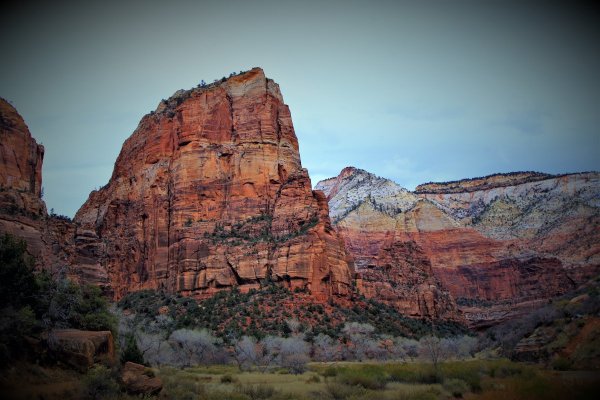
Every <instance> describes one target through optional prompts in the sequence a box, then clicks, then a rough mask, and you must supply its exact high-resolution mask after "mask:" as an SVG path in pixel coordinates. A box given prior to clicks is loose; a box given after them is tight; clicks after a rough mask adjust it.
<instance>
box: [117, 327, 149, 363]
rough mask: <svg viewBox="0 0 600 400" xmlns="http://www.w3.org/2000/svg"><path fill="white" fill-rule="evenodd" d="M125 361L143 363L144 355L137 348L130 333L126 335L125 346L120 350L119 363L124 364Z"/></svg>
mask: <svg viewBox="0 0 600 400" xmlns="http://www.w3.org/2000/svg"><path fill="white" fill-rule="evenodd" d="M127 361H131V362H134V363H137V364H144V355H143V354H142V352H141V351H140V349H139V348H138V345H137V343H136V340H135V337H134V336H133V335H131V334H129V335H127V338H126V340H125V346H124V347H123V349H122V350H121V363H122V364H125V363H126V362H127Z"/></svg>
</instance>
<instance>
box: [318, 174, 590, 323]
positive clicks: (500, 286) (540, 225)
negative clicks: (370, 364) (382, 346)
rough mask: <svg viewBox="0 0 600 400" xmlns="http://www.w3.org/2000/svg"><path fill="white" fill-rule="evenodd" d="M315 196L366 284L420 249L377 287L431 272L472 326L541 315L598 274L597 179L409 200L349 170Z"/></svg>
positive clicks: (536, 178) (427, 190) (534, 181)
mask: <svg viewBox="0 0 600 400" xmlns="http://www.w3.org/2000/svg"><path fill="white" fill-rule="evenodd" d="M382 188H383V189H382ZM390 188H394V189H393V190H392V189H390ZM317 189H322V190H323V191H324V192H325V193H326V194H327V196H328V199H329V203H330V207H331V215H332V219H333V220H334V221H336V227H337V229H338V231H339V232H340V233H341V234H342V236H343V237H344V240H345V242H346V245H347V248H348V250H349V252H350V253H351V254H352V255H353V257H354V258H355V260H356V266H357V271H358V272H359V274H360V275H361V276H363V277H368V276H371V275H373V271H374V270H377V269H380V268H382V266H383V265H387V264H389V260H390V257H389V256H388V254H389V251H390V250H389V249H392V248H402V249H406V248H411V249H418V252H419V255H420V258H419V259H415V257H414V251H413V253H409V252H406V251H403V252H399V253H397V254H398V256H397V257H396V258H395V259H394V258H392V260H394V261H393V262H392V263H391V264H392V265H396V266H398V272H397V273H395V274H394V275H392V277H391V278H385V279H384V277H381V276H380V275H379V276H378V278H377V279H376V280H377V281H378V283H377V285H378V286H382V285H383V286H394V285H397V283H394V281H395V280H397V279H398V276H402V274H404V273H405V272H404V271H407V270H408V271H410V270H411V267H412V269H413V270H414V269H418V268H420V267H419V266H421V265H429V275H430V276H431V277H432V278H431V279H435V281H436V282H438V289H439V290H442V291H443V290H448V291H449V292H450V293H451V294H452V297H453V298H454V299H455V300H456V302H457V303H458V305H459V308H460V310H461V311H462V312H463V313H464V315H465V317H466V318H467V320H468V321H469V322H470V323H471V324H472V326H475V327H484V326H488V325H490V324H494V323H497V322H500V321H502V320H505V319H508V318H512V317H514V316H516V315H519V314H521V313H523V312H524V311H525V310H527V309H531V308H533V307H536V306H539V305H540V304H543V303H544V302H545V301H547V300H548V299H549V298H551V297H553V296H557V295H560V294H562V293H564V292H566V291H568V290H571V289H573V288H574V287H576V286H577V285H578V284H579V283H581V282H584V281H585V280H586V279H588V278H589V277H590V276H593V275H594V274H596V273H598V271H599V265H600V259H599V257H600V233H599V232H600V229H598V227H599V226H600V200H599V199H600V174H598V173H580V174H570V175H561V176H551V175H547V174H539V173H529V172H526V173H513V174H499V175H492V176H489V177H484V178H475V179H469V180H464V181H456V182H450V183H435V184H426V185H421V186H419V187H417V189H416V190H415V192H412V193H411V192H408V191H406V190H405V189H403V188H401V187H399V186H398V185H396V184H395V183H394V182H391V181H389V180H386V179H382V178H378V177H375V176H374V175H372V174H369V173H367V172H366V171H362V170H358V169H355V168H347V169H344V170H343V171H342V173H341V174H340V175H339V176H338V177H336V178H332V179H328V180H326V181H323V182H320V183H319V184H318V185H317ZM421 269H422V268H421ZM364 279H365V278H363V280H364ZM401 279H402V280H403V281H406V278H404V277H402V278H401ZM371 285H372V284H371ZM364 291H365V292H366V293H371V292H373V295H374V296H376V295H377V293H378V292H382V291H381V290H375V291H373V290H371V289H370V288H369V287H368V286H367V287H366V288H365V289H364ZM398 294H401V293H398ZM400 298H402V299H406V298H407V295H406V294H401V297H400ZM408 298H410V296H408ZM404 301H406V300H404ZM413 303H414V301H413Z"/></svg>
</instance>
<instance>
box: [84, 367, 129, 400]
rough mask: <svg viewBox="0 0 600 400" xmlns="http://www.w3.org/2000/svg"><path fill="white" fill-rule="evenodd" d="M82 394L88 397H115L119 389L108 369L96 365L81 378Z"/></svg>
mask: <svg viewBox="0 0 600 400" xmlns="http://www.w3.org/2000/svg"><path fill="white" fill-rule="evenodd" d="M82 392H83V393H82V395H83V397H84V398H88V399H105V398H109V397H116V396H118V395H119V394H120V392H121V390H120V387H119V384H118V383H117V381H116V380H115V378H114V376H113V374H112V372H111V370H110V369H108V368H106V367H105V366H102V365H97V366H95V367H94V368H92V369H90V370H89V371H88V373H87V374H86V375H85V377H84V378H83V390H82Z"/></svg>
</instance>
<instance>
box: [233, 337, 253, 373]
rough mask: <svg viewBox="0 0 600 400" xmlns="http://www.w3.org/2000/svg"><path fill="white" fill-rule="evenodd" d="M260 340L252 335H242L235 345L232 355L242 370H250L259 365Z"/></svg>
mask: <svg viewBox="0 0 600 400" xmlns="http://www.w3.org/2000/svg"><path fill="white" fill-rule="evenodd" d="M257 351H258V342H257V341H256V338H254V337H252V336H242V337H241V338H240V339H239V340H238V341H237V342H236V343H235V344H234V345H233V352H232V357H233V359H234V360H235V362H236V363H237V365H238V367H239V369H240V370H242V371H244V370H248V369H250V368H251V367H252V366H253V365H257V360H258V353H257Z"/></svg>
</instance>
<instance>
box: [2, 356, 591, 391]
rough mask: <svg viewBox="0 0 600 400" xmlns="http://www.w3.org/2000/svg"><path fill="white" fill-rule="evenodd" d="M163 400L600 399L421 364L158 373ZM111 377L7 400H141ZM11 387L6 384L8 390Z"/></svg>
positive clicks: (521, 367) (27, 372)
mask: <svg viewBox="0 0 600 400" xmlns="http://www.w3.org/2000/svg"><path fill="white" fill-rule="evenodd" d="M155 371H156V374H157V375H159V376H160V377H161V378H162V380H163V383H164V388H163V390H162V392H161V393H160V395H159V396H158V397H159V398H160V399H173V400H263V399H264V400H268V399H271V400H305V399H306V400H308V399H310V400H315V399H324V400H329V399H330V400H411V399H414V400H434V399H453V398H464V399H485V400H493V399H498V400H500V399H502V400H507V399H509V400H521V399H523V400H525V399H527V400H536V399H556V400H559V399H569V400H576V399H596V398H597V393H598V392H599V390H600V372H598V371H594V372H585V371H549V370H542V369H539V368H538V367H536V366H532V365H525V364H521V363H514V362H510V361H507V360H471V361H456V362H447V363H443V364H440V365H439V366H438V368H437V369H436V368H434V367H433V366H432V365H430V364H424V363H358V362H337V363H311V364H310V366H309V369H308V371H307V372H305V373H303V374H300V375H293V374H289V373H288V372H287V371H286V370H284V369H279V370H272V371H270V372H268V373H261V372H240V371H239V370H238V369H237V368H236V367H235V366H232V365H218V366H206V367H204V366H202V367H193V368H187V369H176V368H171V367H163V368H160V369H156V370H155ZM115 376H116V374H115V373H114V371H110V370H107V369H104V370H102V369H95V370H92V371H91V372H90V373H88V374H87V375H79V374H77V373H74V372H72V371H65V370H60V369H56V368H55V369H44V368H41V367H38V366H34V365H29V366H25V365H22V366H19V368H18V371H17V370H13V371H12V373H9V374H8V375H5V376H4V377H3V378H2V379H3V380H4V382H3V383H4V385H3V388H2V390H1V392H2V395H3V396H2V398H7V399H12V398H15V399H31V398H44V399H48V400H50V399H61V400H67V399H82V398H95V399H121V400H127V399H134V398H135V399H137V398H138V397H134V396H128V395H126V394H124V393H121V392H120V391H119V389H118V385H117V384H116V380H115ZM6 383H9V384H8V385H6Z"/></svg>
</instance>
